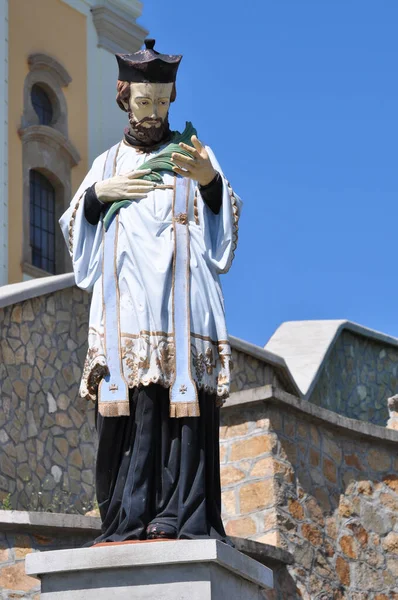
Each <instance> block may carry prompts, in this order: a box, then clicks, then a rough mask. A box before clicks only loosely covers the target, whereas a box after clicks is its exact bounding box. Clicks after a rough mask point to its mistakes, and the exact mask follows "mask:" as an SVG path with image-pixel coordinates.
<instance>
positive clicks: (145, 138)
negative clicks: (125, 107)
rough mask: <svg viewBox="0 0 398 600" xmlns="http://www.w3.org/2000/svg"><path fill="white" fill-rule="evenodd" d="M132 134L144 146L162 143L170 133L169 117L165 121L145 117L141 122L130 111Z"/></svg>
mask: <svg viewBox="0 0 398 600" xmlns="http://www.w3.org/2000/svg"><path fill="white" fill-rule="evenodd" d="M128 114H129V123H130V132H131V133H132V134H133V136H134V137H135V138H136V139H137V140H139V141H140V142H142V143H143V144H147V145H151V144H157V143H158V142H161V141H162V139H163V138H164V137H166V135H167V134H168V132H169V129H170V128H169V117H168V115H166V118H165V119H161V118H157V119H154V118H152V117H144V118H143V119H141V120H140V121H137V119H136V118H135V116H134V113H133V112H132V111H130V110H129V113H128Z"/></svg>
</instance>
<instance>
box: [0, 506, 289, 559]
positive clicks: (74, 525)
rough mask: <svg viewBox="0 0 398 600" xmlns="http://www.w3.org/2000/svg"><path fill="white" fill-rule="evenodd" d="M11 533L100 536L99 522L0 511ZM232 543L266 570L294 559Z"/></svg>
mask: <svg viewBox="0 0 398 600" xmlns="http://www.w3.org/2000/svg"><path fill="white" fill-rule="evenodd" d="M10 530H18V531H23V532H25V533H27V532H34V533H36V532H37V531H40V532H41V533H45V534H54V535H61V536H62V535H67V534H71V533H73V534H77V535H78V534H87V533H92V534H93V536H95V535H98V534H99V533H100V532H101V519H100V518H98V517H86V516H84V515H71V514H66V513H48V512H33V511H22V510H21V511H20V510H0V531H10ZM231 540H232V542H233V543H234V544H235V547H236V549H237V550H239V551H240V552H242V553H243V554H246V555H247V556H250V557H251V558H254V559H255V560H257V561H258V562H260V563H262V564H265V565H266V566H269V565H274V564H288V565H290V564H292V563H293V556H292V555H291V554H290V553H289V552H287V551H286V550H283V549H282V548H278V547H276V546H271V545H270V544H262V543H260V542H256V541H254V540H247V539H245V538H237V537H231Z"/></svg>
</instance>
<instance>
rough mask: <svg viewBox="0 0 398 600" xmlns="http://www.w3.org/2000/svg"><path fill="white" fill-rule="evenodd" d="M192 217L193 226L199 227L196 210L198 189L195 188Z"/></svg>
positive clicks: (197, 211)
mask: <svg viewBox="0 0 398 600" xmlns="http://www.w3.org/2000/svg"><path fill="white" fill-rule="evenodd" d="M193 216H194V218H195V224H196V225H200V221H199V210H198V188H195V195H194V198H193Z"/></svg>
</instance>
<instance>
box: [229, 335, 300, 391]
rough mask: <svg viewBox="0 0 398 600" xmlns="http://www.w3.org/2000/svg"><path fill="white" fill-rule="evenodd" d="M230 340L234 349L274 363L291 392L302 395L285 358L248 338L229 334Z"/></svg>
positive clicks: (271, 363)
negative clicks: (248, 340) (247, 340)
mask: <svg viewBox="0 0 398 600" xmlns="http://www.w3.org/2000/svg"><path fill="white" fill-rule="evenodd" d="M229 341H230V342H231V346H232V348H234V350H238V351H239V352H243V353H244V354H248V355H249V356H253V357H254V358H257V359H258V360H261V361H262V362H266V363H268V364H270V365H272V366H273V367H274V368H275V369H276V370H277V371H279V373H278V375H279V376H280V377H281V379H282V380H283V382H284V383H285V385H286V386H287V388H288V390H289V392H291V393H292V394H297V395H298V396H301V392H300V390H299V388H298V386H297V383H296V381H295V379H294V377H293V375H292V373H291V372H290V370H289V367H288V366H287V364H286V361H285V359H284V358H282V357H281V356H279V355H278V354H274V353H273V352H270V351H269V350H266V349H265V348H261V346H256V345H255V344H251V343H250V342H246V340H241V339H240V338H237V337H235V336H233V335H230V336H229Z"/></svg>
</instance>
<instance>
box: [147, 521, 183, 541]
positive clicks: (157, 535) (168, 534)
mask: <svg viewBox="0 0 398 600" xmlns="http://www.w3.org/2000/svg"><path fill="white" fill-rule="evenodd" d="M176 537H177V530H176V529H175V527H173V526H172V525H166V524H165V523H151V524H150V525H148V527H147V529H146V539H147V540H175V539H176Z"/></svg>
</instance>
